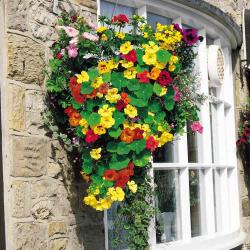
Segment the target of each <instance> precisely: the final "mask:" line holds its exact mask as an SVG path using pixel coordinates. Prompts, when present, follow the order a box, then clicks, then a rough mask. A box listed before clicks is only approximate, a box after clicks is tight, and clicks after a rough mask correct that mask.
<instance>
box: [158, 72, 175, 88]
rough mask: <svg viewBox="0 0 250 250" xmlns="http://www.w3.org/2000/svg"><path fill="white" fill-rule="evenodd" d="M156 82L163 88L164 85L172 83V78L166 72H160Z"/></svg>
mask: <svg viewBox="0 0 250 250" xmlns="http://www.w3.org/2000/svg"><path fill="white" fill-rule="evenodd" d="M156 81H157V82H158V83H160V85H161V86H163V87H164V86H166V85H169V84H170V83H171V82H172V81H173V78H172V77H171V76H170V74H169V73H168V72H167V71H162V72H161V73H160V75H159V77H158V78H157V80H156Z"/></svg>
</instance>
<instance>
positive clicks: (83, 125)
mask: <svg viewBox="0 0 250 250" xmlns="http://www.w3.org/2000/svg"><path fill="white" fill-rule="evenodd" d="M79 125H80V126H82V127H88V122H87V120H86V119H84V118H82V119H81V120H80V121H79Z"/></svg>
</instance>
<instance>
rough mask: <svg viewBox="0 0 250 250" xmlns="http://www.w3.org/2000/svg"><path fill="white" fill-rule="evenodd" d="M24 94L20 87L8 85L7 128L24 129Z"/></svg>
mask: <svg viewBox="0 0 250 250" xmlns="http://www.w3.org/2000/svg"><path fill="white" fill-rule="evenodd" d="M24 99H25V94H24V90H23V88H22V87H20V86H18V85H12V84H10V85H9V86H8V106H9V112H8V116H9V128H10V129H13V130H17V131H23V130H24V129H25V106H24Z"/></svg>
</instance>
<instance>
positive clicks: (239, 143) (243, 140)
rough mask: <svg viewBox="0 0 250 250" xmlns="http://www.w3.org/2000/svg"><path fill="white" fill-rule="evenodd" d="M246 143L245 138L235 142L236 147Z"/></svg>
mask: <svg viewBox="0 0 250 250" xmlns="http://www.w3.org/2000/svg"><path fill="white" fill-rule="evenodd" d="M245 143H247V139H246V138H245V137H241V138H240V139H239V140H238V141H237V142H236V145H237V146H240V145H241V144H245Z"/></svg>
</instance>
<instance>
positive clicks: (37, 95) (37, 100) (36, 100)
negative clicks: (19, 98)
mask: <svg viewBox="0 0 250 250" xmlns="http://www.w3.org/2000/svg"><path fill="white" fill-rule="evenodd" d="M25 109H26V111H27V112H28V111H31V112H34V111H38V112H41V111H44V109H45V103H44V93H43V92H41V91H37V90H26V92H25Z"/></svg>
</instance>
